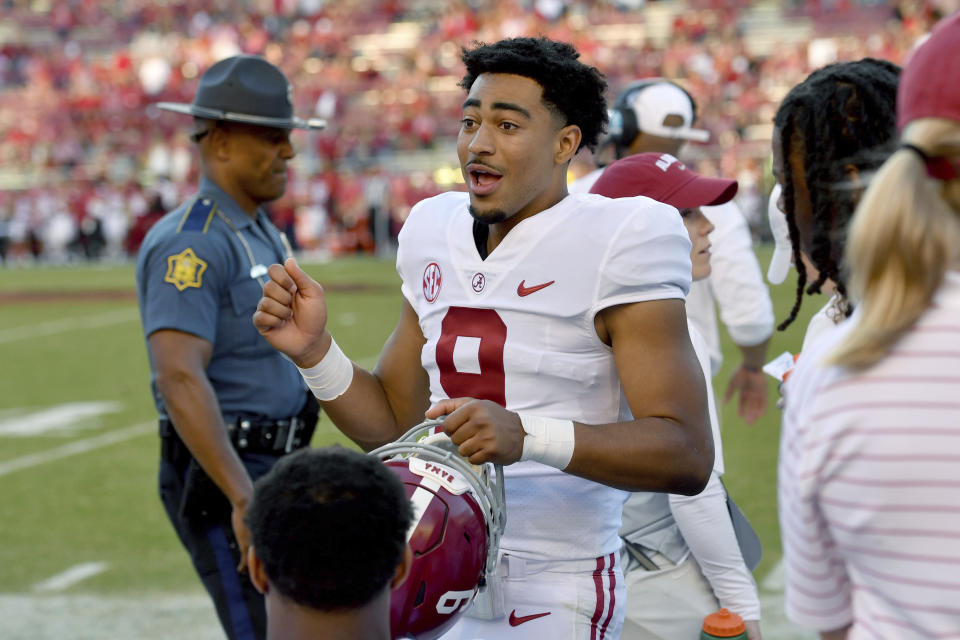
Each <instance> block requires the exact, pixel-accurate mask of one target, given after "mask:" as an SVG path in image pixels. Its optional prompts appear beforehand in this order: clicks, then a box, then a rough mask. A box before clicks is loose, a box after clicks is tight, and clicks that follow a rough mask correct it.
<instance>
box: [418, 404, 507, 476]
mask: <svg viewBox="0 0 960 640" xmlns="http://www.w3.org/2000/svg"><path fill="white" fill-rule="evenodd" d="M426 415H427V417H428V418H430V419H436V418H439V417H440V416H442V415H447V419H446V420H444V421H443V430H444V432H445V433H446V434H447V435H448V436H450V440H452V441H453V443H454V444H455V445H457V447H458V449H459V451H460V455H462V456H463V457H464V458H467V459H468V460H469V461H470V463H471V464H483V463H484V462H496V463H498V464H511V463H514V462H517V461H518V460H520V455H521V454H522V453H523V438H524V436H525V435H526V432H525V431H524V430H523V425H522V424H521V423H520V416H518V415H517V414H516V413H514V412H512V411H507V410H506V409H504V408H503V407H501V406H500V405H498V404H497V403H496V402H491V401H490V400H475V399H473V398H452V399H449V400H441V401H440V402H437V403H436V404H434V405H433V406H432V407H430V408H429V409H428V410H427V414H426Z"/></svg>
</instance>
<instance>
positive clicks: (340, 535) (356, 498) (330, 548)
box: [246, 446, 413, 611]
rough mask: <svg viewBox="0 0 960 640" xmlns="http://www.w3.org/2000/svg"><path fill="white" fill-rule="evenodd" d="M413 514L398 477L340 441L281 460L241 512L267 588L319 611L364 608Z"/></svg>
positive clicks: (385, 579) (399, 551) (393, 561)
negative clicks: (244, 517) (337, 443)
mask: <svg viewBox="0 0 960 640" xmlns="http://www.w3.org/2000/svg"><path fill="white" fill-rule="evenodd" d="M412 520H413V512H412V509H411V507H410V501H409V500H408V499H407V494H406V491H405V490H404V487H403V483H402V482H401V480H400V478H399V476H397V475H396V474H395V473H393V472H392V471H391V470H390V469H389V468H388V467H387V466H386V465H385V464H383V463H382V462H381V461H380V460H379V459H377V458H374V457H371V456H367V455H364V454H362V453H359V452H357V451H352V450H350V449H345V448H343V447H340V446H333V447H327V448H324V449H302V450H300V451H297V452H296V453H292V454H290V455H288V456H285V457H283V458H281V459H280V461H279V462H277V464H276V465H274V467H273V469H271V470H270V471H269V472H268V473H267V474H266V475H264V476H263V477H262V478H260V479H259V480H257V482H256V484H255V485H254V492H253V500H252V502H251V503H250V505H249V506H248V508H247V512H246V523H247V526H248V527H250V533H251V535H252V537H253V546H254V548H255V549H256V553H257V556H258V557H259V558H260V560H261V561H262V562H263V567H264V571H265V572H266V574H267V578H268V580H269V581H270V584H271V586H272V587H273V588H275V589H276V590H277V591H278V592H279V593H281V594H283V595H284V596H285V597H287V598H288V599H290V600H292V601H293V602H296V603H297V604H300V605H302V606H305V607H311V608H314V609H319V610H322V611H337V610H347V609H354V608H358V607H361V606H363V605H365V604H367V603H369V602H370V601H371V600H372V599H373V598H374V596H376V595H377V594H378V593H380V592H381V590H382V589H384V588H385V587H386V586H387V584H389V582H390V579H391V578H392V577H393V576H394V573H395V571H396V569H397V565H399V564H400V561H401V560H402V558H403V554H404V550H405V548H406V541H407V538H406V534H407V529H408V528H409V526H410V523H411V522H412Z"/></svg>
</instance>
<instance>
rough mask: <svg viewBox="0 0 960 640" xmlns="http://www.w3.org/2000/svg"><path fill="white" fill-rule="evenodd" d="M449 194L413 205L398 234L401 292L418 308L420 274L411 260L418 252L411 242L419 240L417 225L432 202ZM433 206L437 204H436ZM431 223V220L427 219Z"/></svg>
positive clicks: (438, 200)
mask: <svg viewBox="0 0 960 640" xmlns="http://www.w3.org/2000/svg"><path fill="white" fill-rule="evenodd" d="M447 196H448V194H440V195H439V196H434V197H433V198H427V199H425V200H421V201H420V202H418V203H416V204H415V205H413V207H412V208H411V209H410V214H409V215H408V216H407V219H406V220H405V221H404V223H403V226H402V227H400V233H399V234H397V274H398V275H399V276H400V292H401V293H403V297H404V298H406V299H407V302H409V303H410V305H411V306H412V307H413V308H414V309H416V308H417V304H418V302H417V295H416V289H415V287H417V286H419V280H420V274H415V273H412V272H411V265H410V262H411V261H412V259H413V258H412V256H413V255H415V254H416V252H415V251H414V250H413V249H412V248H411V244H415V243H416V242H417V235H418V233H417V227H418V225H420V224H421V221H422V220H423V218H424V216H428V215H429V213H428V211H429V207H430V206H431V203H434V202H443V199H444V198H445V197H447ZM432 206H436V205H435V204H434V205H432ZM427 222H428V223H429V221H427Z"/></svg>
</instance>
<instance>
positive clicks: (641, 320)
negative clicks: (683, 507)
mask: <svg viewBox="0 0 960 640" xmlns="http://www.w3.org/2000/svg"><path fill="white" fill-rule="evenodd" d="M578 57H579V54H578V53H577V52H576V50H575V49H574V48H573V47H572V46H570V45H568V44H566V43H562V42H554V41H551V40H548V39H546V38H512V39H507V40H502V41H500V42H497V43H494V44H481V45H477V46H476V47H474V48H472V49H470V50H465V51H464V53H463V60H464V62H465V64H466V70H467V72H466V75H465V77H464V78H463V81H462V83H461V85H462V87H463V88H464V89H465V90H466V91H467V97H466V100H465V101H464V103H463V110H462V119H461V126H460V133H459V137H458V141H457V151H458V155H459V159H460V166H461V171H462V173H463V177H464V179H465V180H466V183H467V187H468V193H463V192H452V193H445V194H441V195H439V196H436V197H433V198H429V199H427V200H424V201H422V202H420V203H418V204H417V205H416V206H415V207H414V208H413V210H412V211H411V213H410V216H409V218H408V219H407V221H406V223H405V224H404V226H403V229H402V231H401V233H400V238H399V240H400V245H399V250H398V255H397V269H398V271H399V273H400V276H401V279H402V285H401V291H402V293H403V302H402V309H401V313H400V319H399V322H398V324H397V327H396V329H395V330H394V333H393V335H392V336H391V337H390V338H389V340H388V341H387V344H386V346H385V347H384V350H383V352H382V353H381V356H380V361H379V364H378V365H377V367H376V369H375V370H374V371H373V372H367V371H365V370H363V369H361V368H360V367H358V366H356V365H355V364H354V363H353V362H351V361H350V359H349V358H347V356H346V355H344V354H343V352H342V351H341V350H340V349H339V347H337V346H336V342H334V340H333V338H332V336H331V335H330V333H329V331H328V330H327V324H326V319H327V306H326V302H325V300H324V294H323V289H322V287H321V286H320V285H319V284H318V283H317V282H316V281H314V280H312V279H311V278H310V277H308V276H307V275H306V274H305V273H304V272H303V271H302V270H301V269H300V267H299V266H298V265H297V264H296V262H295V261H293V260H288V261H287V262H286V263H285V264H284V265H272V266H271V267H270V270H269V273H270V278H271V281H270V282H268V283H267V284H266V285H265V287H264V297H263V298H262V299H261V301H260V304H259V305H258V311H257V313H256V314H255V315H254V324H255V325H256V326H257V327H258V328H259V330H260V332H261V333H262V334H263V335H264V336H265V337H266V339H267V340H268V341H269V342H270V343H271V344H272V345H273V346H274V347H276V348H277V349H279V350H280V351H281V352H283V353H285V354H286V355H288V356H289V357H290V358H291V359H292V360H293V362H294V363H296V364H297V365H298V366H300V367H301V368H302V369H301V371H302V374H303V376H304V378H305V379H306V381H307V383H308V385H309V386H310V387H311V389H313V392H314V394H315V395H316V396H317V398H318V399H319V400H320V401H321V404H322V405H323V407H324V408H325V410H326V411H327V412H328V415H330V417H331V419H332V420H333V421H334V423H335V424H336V425H337V426H338V427H339V428H340V429H341V430H342V431H343V432H344V433H345V434H347V435H348V436H349V437H350V438H352V439H353V440H354V441H355V442H357V443H358V444H360V445H361V446H363V447H364V448H372V447H376V446H378V445H381V444H384V443H387V442H390V441H392V440H395V439H397V438H398V437H399V436H400V435H401V434H403V433H404V431H405V430H406V429H408V428H409V427H411V426H413V425H415V424H417V423H419V422H420V421H421V420H422V419H423V416H424V412H426V416H427V417H428V418H441V417H444V416H445V418H444V420H443V423H442V425H443V429H444V431H445V432H446V433H447V434H448V435H449V436H450V438H451V440H452V441H453V443H454V444H455V445H457V447H458V450H459V452H460V454H461V455H463V456H464V457H466V458H467V459H469V461H470V462H471V463H474V464H480V463H484V462H494V463H499V464H503V465H504V476H505V479H506V481H505V488H506V508H507V520H506V529H505V531H504V533H503V536H502V538H501V545H500V549H501V552H502V563H501V565H500V567H499V570H498V575H499V577H500V578H501V582H499V583H498V586H497V588H498V590H499V589H502V593H503V601H502V604H501V603H499V602H498V603H494V605H492V606H491V607H489V608H485V609H484V615H485V616H486V619H480V617H478V616H479V615H480V611H479V608H478V610H477V611H476V612H473V611H468V612H467V614H466V616H465V617H464V618H462V619H461V620H460V621H459V622H458V623H457V625H456V626H454V627H453V628H452V629H451V631H450V632H449V633H448V634H447V635H445V636H444V638H497V639H500V638H551V639H552V640H573V639H578V640H580V639H583V640H585V639H587V638H594V639H597V638H616V637H618V636H619V634H620V628H621V625H622V623H623V616H624V608H623V604H624V597H625V590H624V586H623V573H622V570H621V567H620V565H619V561H618V558H617V556H618V553H617V552H618V550H619V548H620V541H619V537H618V535H617V534H618V529H619V526H620V519H621V511H622V508H623V503H624V501H625V500H626V497H627V496H628V493H627V491H630V490H645V491H664V492H672V493H681V494H685V495H692V494H696V493H698V492H700V491H701V490H702V489H703V487H704V485H705V483H706V482H707V479H708V478H709V475H710V471H711V468H712V464H713V438H712V437H711V431H710V422H709V417H708V413H707V403H706V384H705V382H704V379H703V375H702V373H701V370H700V366H699V364H698V361H697V357H696V354H695V353H694V351H693V348H692V346H691V343H690V337H689V334H688V333H687V330H686V316H685V313H684V305H683V297H684V295H685V294H686V292H687V290H688V289H689V286H690V274H691V263H690V256H689V252H690V240H689V238H688V236H687V233H686V230H685V228H684V226H683V223H682V220H681V219H680V217H679V216H677V214H676V212H675V210H674V209H673V208H672V207H669V206H667V205H663V204H660V203H657V202H654V201H652V200H649V199H646V198H623V199H619V200H614V199H609V198H605V197H603V196H599V195H594V194H580V195H570V194H568V193H567V185H566V172H567V168H568V166H569V164H570V160H571V158H572V157H573V155H574V154H575V153H576V152H577V150H578V149H580V148H581V147H584V146H588V147H590V146H593V145H595V144H596V143H597V140H598V138H599V136H600V133H601V131H602V130H603V127H604V123H605V121H606V109H605V103H604V99H603V92H604V89H605V87H606V83H605V81H604V79H603V76H602V75H601V74H600V73H599V72H598V71H597V70H596V69H594V68H593V67H589V66H587V65H584V64H583V63H581V62H580V61H579V60H578ZM490 587H491V585H488V589H490Z"/></svg>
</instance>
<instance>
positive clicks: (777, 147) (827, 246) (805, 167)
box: [773, 58, 900, 348]
mask: <svg viewBox="0 0 960 640" xmlns="http://www.w3.org/2000/svg"><path fill="white" fill-rule="evenodd" d="M899 75H900V68H899V67H898V66H897V65H895V64H893V63H892V62H888V61H886V60H876V59H873V58H864V59H862V60H858V61H856V62H842V63H837V64H832V65H828V66H826V67H823V68H822V69H818V70H816V71H814V72H813V73H811V74H810V75H809V76H808V77H807V79H806V80H804V81H803V82H801V83H800V84H798V85H797V86H796V87H794V88H793V89H791V91H790V92H789V93H788V94H787V96H786V98H784V100H783V102H782V103H781V104H780V107H779V108H778V109H777V114H776V116H775V117H774V134H773V174H774V177H775V178H776V179H777V183H778V184H779V185H780V186H781V188H782V192H781V196H780V200H779V203H778V206H779V207H780V209H781V210H782V211H783V212H784V213H785V215H786V219H787V227H788V229H789V231H790V242H791V245H792V247H793V262H794V264H795V265H796V268H797V275H798V277H797V293H796V300H795V302H794V305H793V308H792V309H791V310H790V315H789V316H788V317H787V318H786V320H784V321H783V322H782V323H781V324H780V325H779V326H778V329H780V330H781V331H782V330H784V329H786V328H787V327H788V326H789V325H790V324H791V323H792V322H793V321H794V320H795V319H796V317H797V312H798V311H799V310H800V306H801V304H802V303H803V294H804V292H806V293H807V294H811V295H812V294H815V293H820V292H824V293H828V294H830V295H831V298H830V301H829V302H828V303H827V305H825V306H824V307H823V309H821V311H820V312H819V313H818V314H817V315H815V316H814V318H813V320H811V323H810V326H809V327H808V329H807V337H806V338H805V340H804V348H807V347H808V346H809V345H810V344H812V343H813V341H814V340H815V339H816V338H817V337H819V336H820V335H821V333H822V332H823V331H824V330H826V331H827V332H829V331H830V329H831V327H834V326H836V324H837V323H839V322H840V321H841V320H843V319H845V318H847V317H849V315H850V313H851V312H852V310H853V308H852V303H851V301H850V300H849V298H848V295H847V285H846V278H845V276H844V273H843V265H842V260H843V252H844V245H845V240H846V233H847V226H848V224H849V222H850V218H851V217H852V216H853V212H854V210H855V208H856V206H857V202H858V201H859V198H860V196H861V195H862V193H863V190H864V189H865V188H866V186H867V184H868V181H869V179H870V177H871V176H872V174H873V173H874V172H876V170H877V169H878V168H879V167H880V165H882V164H883V162H884V161H885V160H886V159H887V157H888V156H889V155H890V153H891V152H892V151H893V149H894V148H895V146H896V135H897V129H896V96H897V84H898V81H899Z"/></svg>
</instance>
